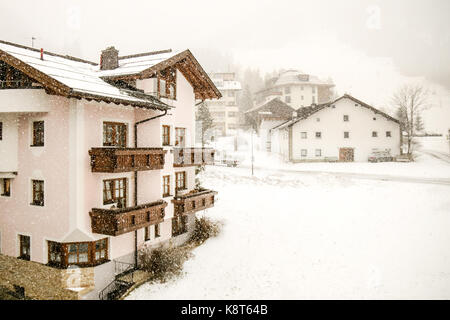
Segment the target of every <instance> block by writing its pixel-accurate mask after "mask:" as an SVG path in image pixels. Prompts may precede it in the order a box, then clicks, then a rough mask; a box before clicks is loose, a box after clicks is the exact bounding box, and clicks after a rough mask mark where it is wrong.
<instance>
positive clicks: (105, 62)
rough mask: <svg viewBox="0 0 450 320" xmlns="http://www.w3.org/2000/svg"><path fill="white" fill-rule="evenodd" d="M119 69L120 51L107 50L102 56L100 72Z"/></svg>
mask: <svg viewBox="0 0 450 320" xmlns="http://www.w3.org/2000/svg"><path fill="white" fill-rule="evenodd" d="M118 67H119V51H118V50H116V49H115V48H114V47H109V48H106V49H105V50H103V51H102V54H101V56H100V70H112V69H116V68H118Z"/></svg>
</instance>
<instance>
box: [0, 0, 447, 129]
mask: <svg viewBox="0 0 450 320" xmlns="http://www.w3.org/2000/svg"><path fill="white" fill-rule="evenodd" d="M449 12H450V1H448V0H428V1H425V0H396V1H385V0H384V1H379V0H378V1H377V0H370V1H369V0H357V1H356V0H355V1H336V0H314V1H313V0H310V1H298V0H296V1H283V0H278V1H265V0H259V1H253V0H251V1H250V0H239V1H236V0H227V1H213V0H209V1H206V0H198V1H196V0H191V1H148V0H147V1H132V0H129V1H114V0H109V1H98V0H95V1H94V0H90V1H85V0H81V1H69V0H67V1H63V0H53V1H51V0H38V1H36V0H31V1H20V0H16V1H8V2H6V1H1V2H0V30H1V31H0V39H2V40H6V41H11V42H16V43H20V44H25V45H31V37H32V36H34V37H35V38H36V40H35V47H39V48H40V47H43V48H44V49H45V50H48V51H54V52H57V53H64V54H70V55H73V56H77V57H80V58H85V59H88V60H92V61H96V62H98V61H99V54H100V51H101V50H102V49H104V48H106V47H107V46H110V45H114V46H115V47H116V48H117V49H118V50H119V51H120V53H119V54H120V55H127V54H132V53H137V52H145V51H151V50H160V49H166V48H172V49H175V50H176V49H180V50H183V49H186V48H189V49H191V51H192V52H193V53H194V55H196V57H197V58H198V60H199V61H200V63H201V64H203V65H204V67H205V69H206V70H207V71H213V70H214V71H219V70H227V69H228V67H229V66H230V64H231V63H235V64H240V65H242V66H243V67H247V66H248V67H252V68H259V69H260V70H261V72H262V74H264V73H265V72H270V71H272V70H274V69H279V68H296V69H300V70H302V71H304V72H308V73H311V74H315V75H318V76H322V77H331V78H333V80H334V82H335V83H336V88H337V90H338V93H340V94H343V93H345V92H347V93H351V94H353V95H355V96H356V97H357V98H360V99H362V100H365V101H367V102H368V103H372V104H374V105H376V106H386V105H388V104H389V98H390V96H391V95H392V92H393V91H394V90H395V89H396V88H397V87H398V86H399V85H401V84H402V83H406V82H424V83H426V85H427V86H428V87H429V88H430V90H431V92H432V93H434V94H433V97H432V101H433V103H434V104H435V105H436V108H435V109H436V110H438V109H439V110H440V111H439V112H440V113H439V112H437V113H436V112H435V113H433V114H441V116H434V118H436V119H431V120H432V121H437V118H442V117H443V116H444V120H442V119H439V121H437V122H436V123H437V125H439V126H440V127H442V128H445V127H446V126H447V127H450V111H449V109H450V93H449V92H450V16H449V15H450V14H449ZM230 71H232V70H230ZM442 115H443V116H442ZM445 119H446V120H445ZM426 120H427V119H426ZM428 122H429V121H428Z"/></svg>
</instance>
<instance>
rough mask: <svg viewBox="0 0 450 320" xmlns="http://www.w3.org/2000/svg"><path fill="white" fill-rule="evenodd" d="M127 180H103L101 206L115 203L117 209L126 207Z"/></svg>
mask: <svg viewBox="0 0 450 320" xmlns="http://www.w3.org/2000/svg"><path fill="white" fill-rule="evenodd" d="M126 186H127V179H126V178H121V179H111V180H103V204H104V205H105V204H112V203H116V204H117V207H118V208H125V207H126V206H127V192H126Z"/></svg>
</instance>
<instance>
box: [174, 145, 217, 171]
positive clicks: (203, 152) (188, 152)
mask: <svg viewBox="0 0 450 320" xmlns="http://www.w3.org/2000/svg"><path fill="white" fill-rule="evenodd" d="M214 153H215V150H214V149H212V148H174V149H173V154H174V159H173V166H174V167H189V166H201V165H212V164H214Z"/></svg>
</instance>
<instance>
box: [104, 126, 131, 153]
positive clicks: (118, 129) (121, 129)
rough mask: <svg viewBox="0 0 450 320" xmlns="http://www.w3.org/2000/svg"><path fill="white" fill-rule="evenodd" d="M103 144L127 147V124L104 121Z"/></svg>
mask: <svg viewBox="0 0 450 320" xmlns="http://www.w3.org/2000/svg"><path fill="white" fill-rule="evenodd" d="M103 146H104V147H120V148H125V147H126V146H127V125H126V124H125V123H119V122H103Z"/></svg>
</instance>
